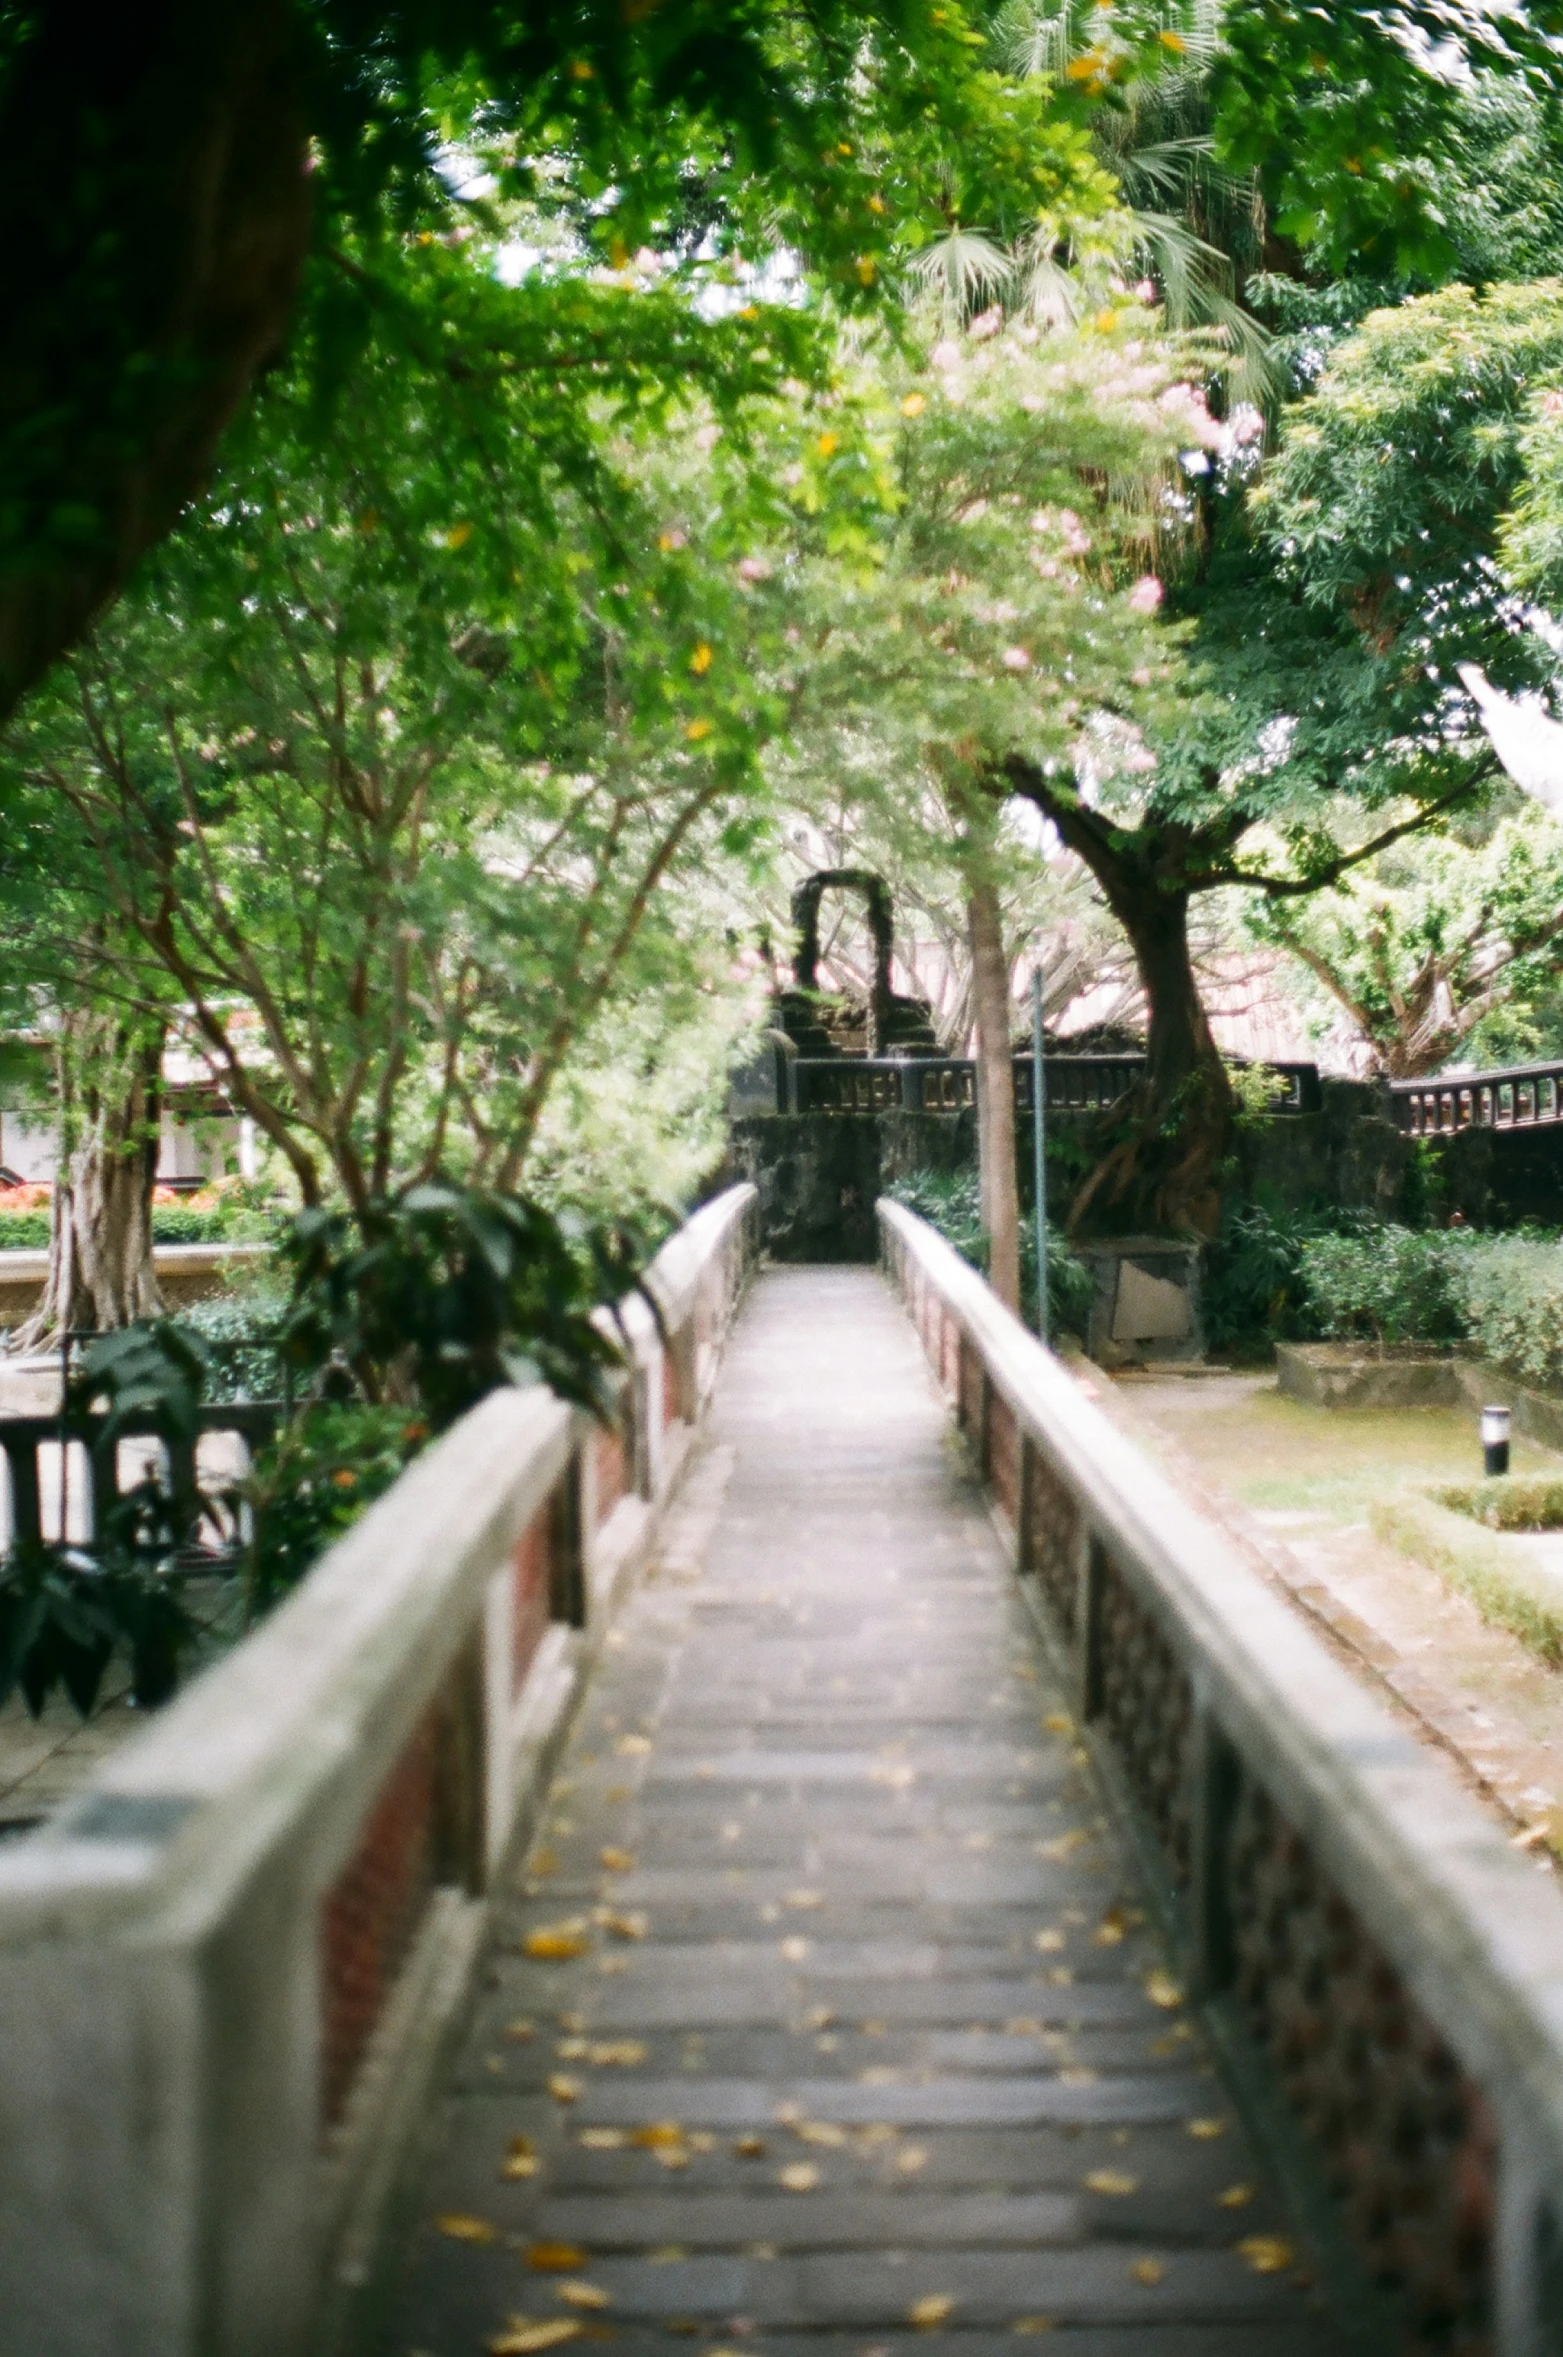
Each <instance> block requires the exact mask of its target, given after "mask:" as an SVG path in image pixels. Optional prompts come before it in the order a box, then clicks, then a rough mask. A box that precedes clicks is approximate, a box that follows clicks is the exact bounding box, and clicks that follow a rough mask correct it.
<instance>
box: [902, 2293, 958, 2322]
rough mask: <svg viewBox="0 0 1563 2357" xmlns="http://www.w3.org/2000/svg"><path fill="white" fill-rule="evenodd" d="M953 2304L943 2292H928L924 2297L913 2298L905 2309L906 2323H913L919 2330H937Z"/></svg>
mask: <svg viewBox="0 0 1563 2357" xmlns="http://www.w3.org/2000/svg"><path fill="white" fill-rule="evenodd" d="M954 2306H955V2302H954V2301H953V2300H952V2299H950V2298H948V2297H947V2296H946V2294H945V2293H943V2292H930V2293H929V2294H928V2296H927V2298H926V2299H922V2300H914V2301H913V2302H912V2304H911V2306H910V2308H908V2310H907V2311H906V2321H907V2323H908V2324H915V2325H916V2327H917V2329H918V2331H919V2332H937V2331H938V2329H939V2327H940V2325H941V2324H943V2323H944V2321H945V2319H946V2317H947V2316H949V2315H950V2313H951V2311H952V2310H953V2308H954Z"/></svg>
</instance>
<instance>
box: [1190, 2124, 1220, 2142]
mask: <svg viewBox="0 0 1563 2357" xmlns="http://www.w3.org/2000/svg"><path fill="white" fill-rule="evenodd" d="M1226 2132H1227V2124H1226V2122H1225V2120H1190V2122H1189V2134H1190V2135H1191V2136H1197V2137H1199V2139H1200V2140H1201V2142H1202V2143H1203V2142H1205V2141H1206V2140H1207V2139H1208V2138H1210V2137H1212V2136H1224V2135H1225V2134H1226Z"/></svg>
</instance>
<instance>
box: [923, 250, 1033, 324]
mask: <svg viewBox="0 0 1563 2357" xmlns="http://www.w3.org/2000/svg"><path fill="white" fill-rule="evenodd" d="M909 269H910V271H911V275H912V276H913V277H914V278H916V279H917V280H919V281H920V282H921V284H922V286H923V288H924V290H925V292H927V293H928V294H931V295H936V296H937V297H938V299H939V302H940V305H941V307H942V309H943V311H944V314H945V316H946V318H957V317H963V316H964V315H965V314H966V313H967V312H969V311H970V310H971V309H972V308H973V306H974V305H975V304H978V303H980V302H982V301H984V300H985V299H987V298H988V297H990V296H993V295H997V294H1001V293H1002V292H1003V291H1004V289H1005V288H1006V287H1007V286H1008V285H1009V284H1010V283H1011V281H1012V280H1013V278H1014V276H1015V263H1014V259H1013V257H1012V256H1011V255H1009V254H1007V253H1006V252H1005V251H1004V248H1003V247H1002V246H1000V245H995V243H994V242H993V240H992V238H990V237H984V236H983V235H982V234H981V232H980V231H978V230H975V229H952V230H951V231H950V233H949V235H948V236H947V237H941V238H939V239H938V240H936V242H935V243H934V244H932V245H928V246H924V248H923V250H922V252H921V253H919V254H916V255H914V256H913V258H912V261H911V263H910V264H909Z"/></svg>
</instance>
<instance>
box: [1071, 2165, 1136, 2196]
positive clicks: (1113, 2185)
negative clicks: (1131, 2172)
mask: <svg viewBox="0 0 1563 2357" xmlns="http://www.w3.org/2000/svg"><path fill="white" fill-rule="evenodd" d="M1085 2186H1086V2191H1087V2192H1088V2193H1137V2192H1138V2191H1139V2187H1140V2181H1139V2179H1138V2177H1129V2176H1126V2175H1125V2174H1124V2172H1123V2170H1122V2169H1093V2170H1092V2171H1091V2174H1090V2175H1089V2177H1087V2178H1086V2180H1085Z"/></svg>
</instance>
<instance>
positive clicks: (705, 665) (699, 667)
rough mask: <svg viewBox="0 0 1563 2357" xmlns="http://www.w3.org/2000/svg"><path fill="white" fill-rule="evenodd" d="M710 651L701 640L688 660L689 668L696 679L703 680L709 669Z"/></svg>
mask: <svg viewBox="0 0 1563 2357" xmlns="http://www.w3.org/2000/svg"><path fill="white" fill-rule="evenodd" d="M711 662H712V656H711V649H710V647H709V646H708V645H707V644H706V641H705V640H704V639H702V640H701V641H700V644H699V645H698V646H697V647H696V649H695V651H694V653H693V654H692V655H691V656H690V658H689V668H690V670H691V671H692V672H693V673H694V675H695V677H696V678H697V679H703V678H704V677H705V675H706V673H707V672H708V671H709V670H710V668H711Z"/></svg>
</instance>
